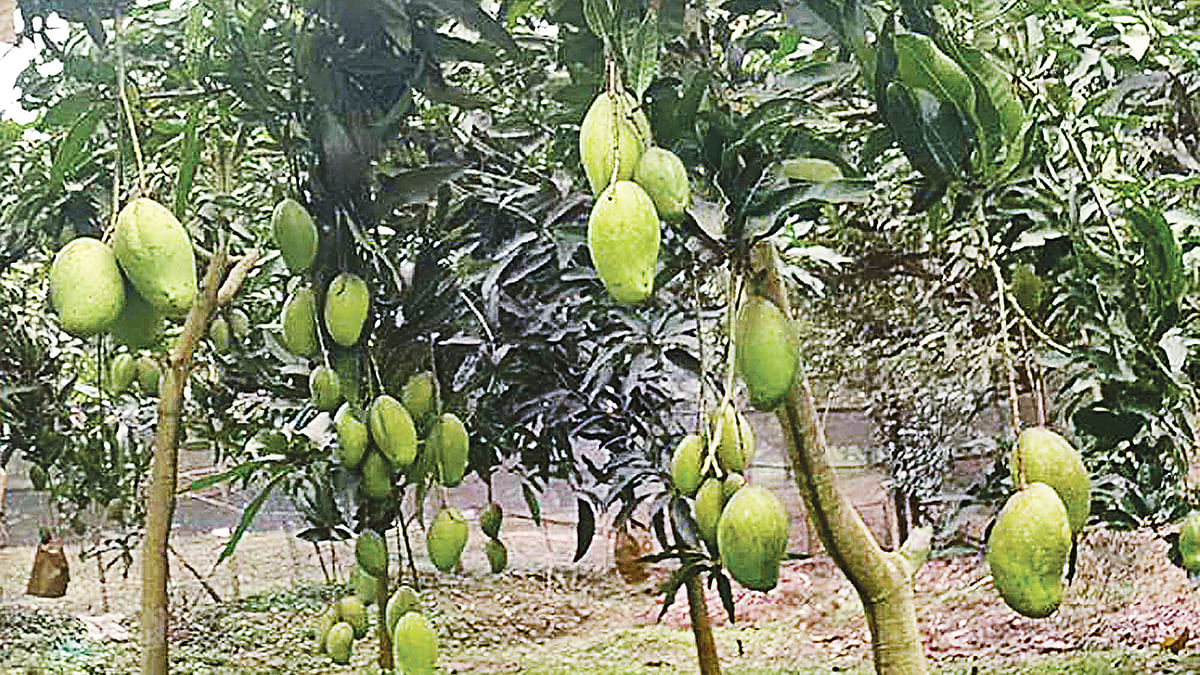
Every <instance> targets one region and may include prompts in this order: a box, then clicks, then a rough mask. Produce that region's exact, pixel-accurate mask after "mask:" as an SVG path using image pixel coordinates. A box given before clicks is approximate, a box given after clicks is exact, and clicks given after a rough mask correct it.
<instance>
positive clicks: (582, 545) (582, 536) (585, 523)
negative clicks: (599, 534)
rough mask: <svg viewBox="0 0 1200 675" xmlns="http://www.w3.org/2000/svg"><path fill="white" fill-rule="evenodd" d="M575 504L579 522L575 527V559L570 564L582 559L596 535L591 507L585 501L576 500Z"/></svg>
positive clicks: (594, 517)
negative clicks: (577, 508)
mask: <svg viewBox="0 0 1200 675" xmlns="http://www.w3.org/2000/svg"><path fill="white" fill-rule="evenodd" d="M576 502H577V504H578V506H579V522H578V524H577V525H576V527H575V558H574V559H573V560H572V561H571V562H579V561H580V560H582V559H583V556H584V554H585V553H587V550H588V547H590V546H591V545H592V537H593V536H594V535H595V534H596V515H595V513H594V512H593V511H592V505H591V504H590V503H588V501H587V500H586V499H577V500H576Z"/></svg>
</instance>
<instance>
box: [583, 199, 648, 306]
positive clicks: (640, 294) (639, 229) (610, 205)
mask: <svg viewBox="0 0 1200 675" xmlns="http://www.w3.org/2000/svg"><path fill="white" fill-rule="evenodd" d="M659 236H660V233H659V224H658V214H657V213H656V212H655V211H654V202H652V201H650V197H649V196H648V195H647V194H646V192H645V191H644V190H642V188H640V187H638V186H637V184H636V183H632V182H630V181H625V180H623V181H618V182H616V183H614V184H613V185H611V186H609V187H608V188H607V189H606V190H605V191H604V192H603V193H601V195H600V196H599V197H597V198H596V204H595V206H593V207H592V213H591V216H590V217H589V218H588V251H589V252H590V253H591V257H592V264H593V265H594V266H595V267H596V274H598V275H599V276H600V280H601V281H602V282H604V287H605V288H606V289H608V293H609V295H611V296H612V298H613V299H614V300H616V301H617V302H619V303H621V304H626V305H631V304H635V303H638V302H641V301H642V300H645V299H646V298H647V297H648V296H649V295H650V293H651V292H652V291H653V290H654V274H655V268H656V267H657V265H658V243H659Z"/></svg>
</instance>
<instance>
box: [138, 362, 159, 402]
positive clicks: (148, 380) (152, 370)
mask: <svg viewBox="0 0 1200 675" xmlns="http://www.w3.org/2000/svg"><path fill="white" fill-rule="evenodd" d="M158 374H159V372H158V362H156V361H155V360H154V359H153V358H152V357H149V356H141V357H138V360H137V380H138V385H140V386H141V388H142V393H144V394H151V395H153V394H157V393H158Z"/></svg>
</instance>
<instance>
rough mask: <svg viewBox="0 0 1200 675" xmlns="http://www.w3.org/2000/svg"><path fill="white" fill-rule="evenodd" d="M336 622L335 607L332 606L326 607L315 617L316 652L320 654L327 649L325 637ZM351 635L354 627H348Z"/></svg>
mask: <svg viewBox="0 0 1200 675" xmlns="http://www.w3.org/2000/svg"><path fill="white" fill-rule="evenodd" d="M337 623H338V615H337V609H336V608H334V607H326V608H325V611H324V612H321V615H320V616H318V617H317V625H316V632H317V645H316V647H317V653H318V654H321V653H324V652H326V651H327V642H326V640H327V638H328V637H329V631H330V630H331V629H332V628H333V627H334V626H335V625H336V624H337ZM350 634H351V636H353V635H354V629H353V628H352V629H350Z"/></svg>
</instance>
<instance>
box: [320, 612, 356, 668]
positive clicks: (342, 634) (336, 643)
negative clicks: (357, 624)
mask: <svg viewBox="0 0 1200 675" xmlns="http://www.w3.org/2000/svg"><path fill="white" fill-rule="evenodd" d="M353 648H354V627H353V626H351V625H350V624H349V623H346V622H345V621H339V622H338V623H336V624H334V625H333V628H330V629H329V634H328V635H327V636H325V651H327V652H329V658H331V659H333V662H334V663H336V664H338V665H341V666H344V665H346V664H347V663H350V652H351V650H352V649H353Z"/></svg>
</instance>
